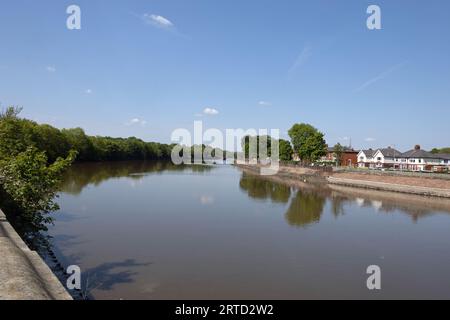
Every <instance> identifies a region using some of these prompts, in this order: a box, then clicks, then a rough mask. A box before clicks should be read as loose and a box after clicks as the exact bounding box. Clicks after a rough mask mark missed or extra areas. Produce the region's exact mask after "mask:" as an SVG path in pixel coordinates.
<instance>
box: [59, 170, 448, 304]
mask: <svg viewBox="0 0 450 320" xmlns="http://www.w3.org/2000/svg"><path fill="white" fill-rule="evenodd" d="M59 203H60V205H61V210H60V212H59V213H58V214H57V215H56V224H55V226H54V227H53V228H52V229H51V230H50V233H51V235H53V236H54V244H55V248H56V252H57V255H58V256H59V258H60V260H61V261H62V262H63V263H64V264H65V265H69V264H78V265H79V266H80V267H81V268H82V271H83V276H84V278H83V283H84V284H86V282H87V286H88V288H89V291H90V293H91V294H92V295H93V297H94V298H96V299H216V298H217V299H309V298H322V299H326V298H342V299H346V298H375V299H377V298H447V299H448V298H450V274H449V270H450V201H447V200H439V199H429V198H425V197H415V196H407V195H395V194H394V195H392V194H388V193H380V192H368V191H363V190H359V189H347V188H337V187H333V189H330V188H328V187H325V186H314V185H310V184H305V185H299V186H297V187H291V186H289V185H285V184H280V183H277V182H274V181H271V180H267V179H266V180H264V179H261V178H259V177H255V176H252V175H250V174H248V173H245V172H242V171H241V170H239V169H237V168H235V167H232V166H192V167H175V166H172V165H170V164H164V163H151V162H122V163H101V164H77V165H75V166H74V167H73V168H72V169H71V171H70V172H69V174H68V175H67V178H66V180H65V183H64V186H63V189H62V193H61V197H60V200H59ZM369 265H379V266H380V267H381V270H382V290H381V291H378V292H373V291H369V290H368V289H367V287H366V279H367V275H366V269H367V267H368V266H369Z"/></svg>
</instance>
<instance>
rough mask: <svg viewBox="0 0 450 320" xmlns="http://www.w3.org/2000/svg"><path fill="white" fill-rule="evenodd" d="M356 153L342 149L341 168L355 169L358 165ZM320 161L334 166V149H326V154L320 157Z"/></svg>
mask: <svg viewBox="0 0 450 320" xmlns="http://www.w3.org/2000/svg"><path fill="white" fill-rule="evenodd" d="M358 153H359V152H358V151H357V150H355V149H353V148H351V147H342V154H341V159H340V165H341V166H343V167H356V166H357V164H358ZM321 161H322V162H328V163H332V164H336V161H337V157H336V150H335V149H334V147H333V148H328V149H327V154H326V155H325V156H324V157H322V159H321Z"/></svg>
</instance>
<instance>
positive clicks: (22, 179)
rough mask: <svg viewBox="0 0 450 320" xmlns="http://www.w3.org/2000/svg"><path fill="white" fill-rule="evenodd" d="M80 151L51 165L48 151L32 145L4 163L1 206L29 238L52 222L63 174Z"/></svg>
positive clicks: (0, 165) (0, 168)
mask: <svg viewBox="0 0 450 320" xmlns="http://www.w3.org/2000/svg"><path fill="white" fill-rule="evenodd" d="M75 155H76V153H75V152H74V151H72V152H70V154H69V156H68V157H67V158H66V159H63V158H58V159H57V160H56V161H55V162H54V163H52V164H50V165H48V164H47V161H48V159H47V156H46V154H45V152H44V151H39V150H38V149H36V148H35V147H29V148H28V149H27V150H26V151H25V152H21V153H20V154H18V155H17V156H15V157H11V158H9V159H6V160H5V159H4V160H2V161H1V162H0V195H1V201H0V205H1V206H2V207H3V209H4V210H5V212H6V213H7V214H8V218H9V219H10V220H11V222H12V223H13V225H14V226H15V227H16V228H17V229H18V231H19V232H20V233H22V235H24V236H25V237H26V238H27V240H33V238H35V236H36V235H37V234H38V233H39V232H40V231H46V230H47V226H46V225H47V224H48V223H51V222H52V218H51V217H50V216H49V213H51V212H53V211H55V210H58V208H59V207H58V204H57V203H56V202H55V200H54V199H55V198H56V193H57V191H58V187H59V183H60V182H61V177H62V173H63V172H64V170H65V169H67V167H68V166H69V165H70V164H71V163H72V161H73V160H74V158H75Z"/></svg>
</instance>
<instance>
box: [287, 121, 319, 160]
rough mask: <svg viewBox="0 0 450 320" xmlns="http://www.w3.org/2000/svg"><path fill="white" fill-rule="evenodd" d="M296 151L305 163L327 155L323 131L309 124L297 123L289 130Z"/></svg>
mask: <svg viewBox="0 0 450 320" xmlns="http://www.w3.org/2000/svg"><path fill="white" fill-rule="evenodd" d="M288 133H289V136H290V137H291V141H292V145H293V147H294V152H295V153H297V155H298V156H299V157H300V158H301V159H302V161H303V162H304V163H310V162H314V161H316V160H318V159H319V158H320V157H322V156H324V155H326V147H327V146H326V143H325V139H324V135H323V133H321V132H320V131H318V130H317V129H316V128H314V127H313V126H311V125H309V124H305V123H301V124H295V125H294V126H292V128H291V129H290V130H289V132H288Z"/></svg>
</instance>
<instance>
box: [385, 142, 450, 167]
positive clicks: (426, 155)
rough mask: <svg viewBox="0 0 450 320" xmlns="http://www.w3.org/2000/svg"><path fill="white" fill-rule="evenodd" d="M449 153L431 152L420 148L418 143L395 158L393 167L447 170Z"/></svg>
mask: <svg viewBox="0 0 450 320" xmlns="http://www.w3.org/2000/svg"><path fill="white" fill-rule="evenodd" d="M449 160H450V155H446V154H440V155H439V154H433V153H430V152H427V151H425V150H422V149H421V148H420V145H416V146H415V147H414V149H412V150H409V151H406V152H405V153H403V154H402V155H401V156H399V157H398V158H397V159H396V161H395V162H396V163H395V165H394V168H395V169H400V170H409V171H435V172H442V171H447V170H448V167H449Z"/></svg>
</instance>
